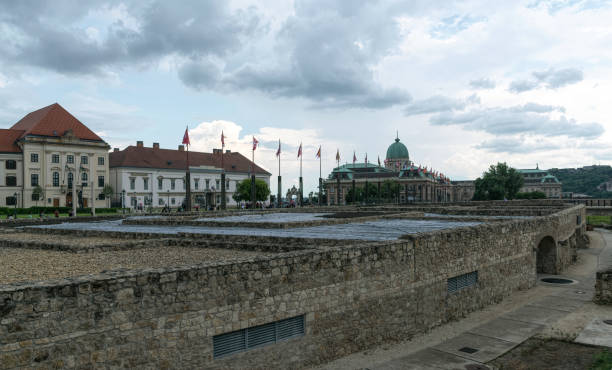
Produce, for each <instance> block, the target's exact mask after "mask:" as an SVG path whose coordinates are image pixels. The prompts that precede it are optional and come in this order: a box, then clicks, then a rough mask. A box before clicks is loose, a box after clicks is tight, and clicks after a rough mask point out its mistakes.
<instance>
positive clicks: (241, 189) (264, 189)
mask: <svg viewBox="0 0 612 370" xmlns="http://www.w3.org/2000/svg"><path fill="white" fill-rule="evenodd" d="M269 196H270V188H269V187H268V184H267V183H266V182H265V181H263V180H260V179H255V200H257V201H259V202H263V201H265V200H267V199H268V197H269ZM232 198H233V199H234V200H235V201H236V202H241V201H247V202H248V201H250V200H251V179H244V180H242V181H241V182H239V183H238V186H237V187H236V192H234V194H233V195H232Z"/></svg>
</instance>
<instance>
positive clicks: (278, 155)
mask: <svg viewBox="0 0 612 370" xmlns="http://www.w3.org/2000/svg"><path fill="white" fill-rule="evenodd" d="M276 154H277V157H278V190H277V195H276V197H277V198H278V199H276V206H277V207H278V208H280V207H281V206H282V202H281V196H282V179H281V167H280V162H281V161H280V159H281V158H280V157H281V142H280V139H278V150H277V152H276Z"/></svg>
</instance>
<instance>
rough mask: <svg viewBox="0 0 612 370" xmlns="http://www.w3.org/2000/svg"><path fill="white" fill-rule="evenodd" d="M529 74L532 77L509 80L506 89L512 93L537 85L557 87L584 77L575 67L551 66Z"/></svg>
mask: <svg viewBox="0 0 612 370" xmlns="http://www.w3.org/2000/svg"><path fill="white" fill-rule="evenodd" d="M531 75H532V76H533V77H534V78H533V79H532V80H517V81H513V82H511V83H510V86H509V87H508V90H509V91H510V92H513V93H521V92H524V91H529V90H533V89H536V88H538V87H545V88H547V89H557V88H560V87H563V86H567V85H571V84H574V83H577V82H580V81H582V80H583V79H584V76H583V74H582V71H581V70H579V69H576V68H564V69H552V68H551V69H548V70H545V71H540V72H538V71H535V72H532V73H531Z"/></svg>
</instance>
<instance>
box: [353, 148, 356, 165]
mask: <svg viewBox="0 0 612 370" xmlns="http://www.w3.org/2000/svg"><path fill="white" fill-rule="evenodd" d="M355 162H357V156H356V155H355V151H354V150H353V164H355Z"/></svg>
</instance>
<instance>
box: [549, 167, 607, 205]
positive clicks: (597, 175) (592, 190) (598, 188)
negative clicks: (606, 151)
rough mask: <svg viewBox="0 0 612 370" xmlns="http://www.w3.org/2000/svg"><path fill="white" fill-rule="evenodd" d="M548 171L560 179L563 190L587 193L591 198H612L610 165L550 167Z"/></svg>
mask: <svg viewBox="0 0 612 370" xmlns="http://www.w3.org/2000/svg"><path fill="white" fill-rule="evenodd" d="M548 172H549V173H550V174H551V175H554V176H556V177H557V178H558V179H559V181H561V184H562V191H563V192H572V193H580V194H587V195H590V196H592V197H593V198H612V167H610V166H608V165H605V166H597V165H593V166H585V167H582V168H552V169H550V170H548ZM606 189H607V190H608V191H606Z"/></svg>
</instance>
